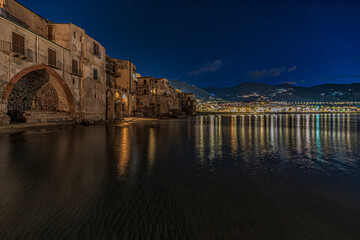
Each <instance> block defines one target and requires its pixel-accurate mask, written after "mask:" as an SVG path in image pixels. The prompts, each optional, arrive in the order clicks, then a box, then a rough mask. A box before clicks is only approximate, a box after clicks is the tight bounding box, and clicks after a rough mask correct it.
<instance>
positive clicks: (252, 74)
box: [19, 0, 360, 86]
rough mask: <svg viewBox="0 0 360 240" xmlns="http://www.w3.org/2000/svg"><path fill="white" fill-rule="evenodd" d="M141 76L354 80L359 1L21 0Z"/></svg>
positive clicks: (357, 78) (359, 58)
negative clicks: (75, 29) (129, 62)
mask: <svg viewBox="0 0 360 240" xmlns="http://www.w3.org/2000/svg"><path fill="white" fill-rule="evenodd" d="M19 2H21V3H23V4H24V5H25V6H28V7H29V8H30V9H32V10H34V11H35V12H37V13H39V14H40V15H41V16H43V17H45V18H48V19H49V20H52V21H54V22H72V23H74V24H75V25H78V26H80V27H82V28H84V29H85V30H86V32H87V34H89V35H90V36H92V37H93V38H95V39H97V40H98V41H100V42H101V43H102V45H104V46H105V47H106V49H107V54H108V55H110V56H112V57H117V58H123V59H128V58H131V59H132V60H133V62H134V64H135V65H136V66H137V70H138V72H139V73H141V74H142V75H143V76H156V77H162V76H164V77H167V78H168V79H179V80H183V81H186V82H188V83H191V84H195V85H199V86H209V85H215V86H233V85H236V84H238V83H240V82H244V81H256V82H264V83H270V84H278V83H283V82H289V83H293V84H296V85H298V86H311V85H317V84H322V83H351V82H360V15H359V14H360V1H359V0H353V1H352V0H326V1H325V0H318V1H317V0H302V1H300V0H298V1H291V0H286V1H276V0H271V1H270V0H247V1H242V0H237V1H226V0H223V1H213V0H178V1H173V0H152V1H149V0H147V1H145V0H124V1H115V0H102V1H89V0H63V1H43V0H19Z"/></svg>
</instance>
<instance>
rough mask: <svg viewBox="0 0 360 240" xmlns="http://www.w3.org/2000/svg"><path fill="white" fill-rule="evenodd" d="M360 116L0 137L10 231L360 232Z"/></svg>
mask: <svg viewBox="0 0 360 240" xmlns="http://www.w3.org/2000/svg"><path fill="white" fill-rule="evenodd" d="M359 163H360V115H315V114H313V115H263V116H240V115H239V116H222V117H219V116H207V117H205V116H204V117H202V116H199V117H196V118H190V119H174V120H159V121H145V122H138V123H134V124H130V125H125V126H114V125H107V126H105V125H103V126H92V127H83V128H79V127H78V128H70V129H62V130H56V131H48V132H28V133H26V134H23V135H16V136H12V137H8V136H0V197H1V198H0V239H1V240H4V239H339V240H347V239H360V171H359V170H360V169H359Z"/></svg>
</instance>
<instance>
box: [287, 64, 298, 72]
mask: <svg viewBox="0 0 360 240" xmlns="http://www.w3.org/2000/svg"><path fill="white" fill-rule="evenodd" d="M297 67H298V66H297V65H296V66H292V67H291V68H289V69H288V70H287V72H293V71H296V70H297Z"/></svg>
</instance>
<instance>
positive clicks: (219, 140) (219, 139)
mask: <svg viewBox="0 0 360 240" xmlns="http://www.w3.org/2000/svg"><path fill="white" fill-rule="evenodd" d="M217 120H218V125H217V126H218V129H217V130H218V131H217V148H216V149H217V152H216V155H217V156H218V157H219V158H220V159H222V155H223V154H222V145H223V138H222V125H221V116H219V117H218V119H217Z"/></svg>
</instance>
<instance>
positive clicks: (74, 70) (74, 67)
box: [71, 60, 79, 74]
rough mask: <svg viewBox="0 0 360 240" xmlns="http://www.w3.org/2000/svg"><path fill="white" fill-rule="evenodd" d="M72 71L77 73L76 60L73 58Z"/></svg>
mask: <svg viewBox="0 0 360 240" xmlns="http://www.w3.org/2000/svg"><path fill="white" fill-rule="evenodd" d="M71 69H72V73H73V74H79V69H78V62H77V61H75V60H72V67H71Z"/></svg>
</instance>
